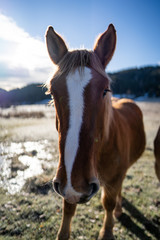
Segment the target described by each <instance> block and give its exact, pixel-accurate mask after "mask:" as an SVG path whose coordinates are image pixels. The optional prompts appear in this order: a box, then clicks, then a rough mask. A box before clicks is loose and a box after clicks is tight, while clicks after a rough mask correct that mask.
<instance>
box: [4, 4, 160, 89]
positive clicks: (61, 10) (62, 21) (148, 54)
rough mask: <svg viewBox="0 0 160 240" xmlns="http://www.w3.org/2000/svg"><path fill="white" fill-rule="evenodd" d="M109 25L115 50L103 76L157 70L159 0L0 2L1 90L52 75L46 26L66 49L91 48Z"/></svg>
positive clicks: (159, 55)
mask: <svg viewBox="0 0 160 240" xmlns="http://www.w3.org/2000/svg"><path fill="white" fill-rule="evenodd" d="M110 23H113V24H114V26H115V28H116V31H117V46H116V51H115V54H114V56H113V58H112V60H111V62H110V63H109V65H108V66H107V68H106V71H107V72H116V71H119V70H124V69H128V68H133V67H138V68H139V67H143V66H148V65H160V0H152V1H151V0H97V1H96V0H81V1H76V0H74V1H73V0H72V1H71V0H66V1H65V0H52V1H51V0H27V1H22V0H14V1H13V0H0V88H3V89H6V90H10V89H13V88H17V87H22V86H25V85H27V84H30V83H45V82H46V81H47V79H49V78H50V76H51V75H52V74H53V73H54V71H55V69H56V66H54V65H53V63H52V62H51V61H50V59H49V57H48V53H47V49H46V45H45V37H44V36H45V32H46V29H47V27H48V26H49V25H52V26H53V27H54V29H55V31H56V32H58V33H59V34H60V35H61V36H63V38H64V39H65V41H66V43H67V46H68V48H69V49H76V48H87V49H93V46H94V43H95V40H96V38H97V36H98V35H99V34H100V33H103V32H104V31H105V30H106V29H107V27H108V25H109V24H110Z"/></svg>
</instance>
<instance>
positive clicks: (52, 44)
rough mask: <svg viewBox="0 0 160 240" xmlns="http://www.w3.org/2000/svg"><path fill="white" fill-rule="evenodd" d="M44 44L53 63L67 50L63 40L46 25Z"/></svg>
mask: <svg viewBox="0 0 160 240" xmlns="http://www.w3.org/2000/svg"><path fill="white" fill-rule="evenodd" d="M46 44H47V49H48V53H49V56H50V58H51V60H52V61H53V62H54V63H55V64H58V63H59V61H60V60H61V59H62V58H63V56H64V55H65V54H66V53H67V52H68V49H67V47H66V44H65V42H64V40H63V39H62V37H60V36H59V35H58V34H57V33H56V32H55V31H54V29H53V27H48V29H47V32H46Z"/></svg>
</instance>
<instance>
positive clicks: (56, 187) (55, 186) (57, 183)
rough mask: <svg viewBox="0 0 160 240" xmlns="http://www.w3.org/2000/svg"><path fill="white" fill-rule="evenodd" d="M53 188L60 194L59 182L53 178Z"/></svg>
mask: <svg viewBox="0 0 160 240" xmlns="http://www.w3.org/2000/svg"><path fill="white" fill-rule="evenodd" d="M53 188H54V190H55V192H57V193H58V194H60V191H59V182H58V181H56V180H54V181H53Z"/></svg>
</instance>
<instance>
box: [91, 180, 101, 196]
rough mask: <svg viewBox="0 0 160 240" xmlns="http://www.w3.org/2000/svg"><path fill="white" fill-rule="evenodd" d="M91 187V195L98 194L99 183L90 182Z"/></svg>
mask: <svg viewBox="0 0 160 240" xmlns="http://www.w3.org/2000/svg"><path fill="white" fill-rule="evenodd" d="M90 187H91V194H90V196H93V195H94V194H96V193H97V192H98V190H99V184H98V183H97V182H92V183H90Z"/></svg>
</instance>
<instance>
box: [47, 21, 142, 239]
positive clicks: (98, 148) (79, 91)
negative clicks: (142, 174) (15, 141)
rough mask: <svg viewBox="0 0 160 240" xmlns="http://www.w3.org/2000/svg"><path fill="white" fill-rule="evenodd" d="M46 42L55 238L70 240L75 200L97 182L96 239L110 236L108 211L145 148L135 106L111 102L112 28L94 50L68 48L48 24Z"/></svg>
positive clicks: (118, 200)
mask: <svg viewBox="0 0 160 240" xmlns="http://www.w3.org/2000/svg"><path fill="white" fill-rule="evenodd" d="M46 42H47V48H48V52H49V55H50V58H51V60H52V61H53V63H54V64H56V65H57V66H58V70H57V72H56V73H55V75H54V76H53V79H52V80H51V82H50V89H49V90H50V93H51V95H52V96H53V98H54V105H55V109H56V128H57V131H58V133H59V165H58V169H57V173H56V177H55V178H54V181H53V183H54V189H55V191H56V192H57V193H58V194H59V195H61V196H62V197H63V199H64V201H63V219H62V224H61V227H60V230H59V232H58V237H57V239H58V240H66V239H69V235H70V224H71V219H72V216H73V215H74V213H75V209H76V204H77V203H85V202H87V201H89V200H90V199H91V197H93V196H94V195H95V193H96V192H97V191H98V190H99V187H100V185H101V186H102V192H103V194H102V203H103V206H104V210H105V217H104V223H103V227H102V229H101V231H100V234H99V240H100V239H101V240H102V239H103V240H104V239H113V233H112V229H113V210H114V214H115V216H116V217H118V216H120V214H121V213H122V210H121V187H122V182H123V179H124V177H125V174H126V171H127V169H128V168H129V167H130V166H131V165H132V164H133V163H134V162H135V161H136V160H137V159H138V158H139V157H140V156H141V154H142V152H143V151H144V147H145V134H144V127H143V120H142V113H141V111H140V109H139V108H138V106H137V105H136V104H135V103H134V102H133V101H131V100H127V99H122V100H117V101H115V100H114V101H113V102H112V101H111V90H110V81H111V80H110V78H109V77H108V75H107V74H106V73H105V67H106V65H107V64H108V63H109V61H110V60H111V58H112V56H113V53H114V50H115V45H116V31H115V28H114V26H113V25H112V24H111V25H109V27H108V29H107V31H105V32H104V33H103V34H102V35H100V37H99V38H98V39H97V42H96V44H95V46H94V50H93V51H87V50H76V51H68V48H67V46H66V44H65V42H64V40H63V39H62V37H61V36H60V35H58V34H57V33H56V32H55V31H54V29H53V28H52V27H49V28H48V30H47V33H46Z"/></svg>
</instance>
